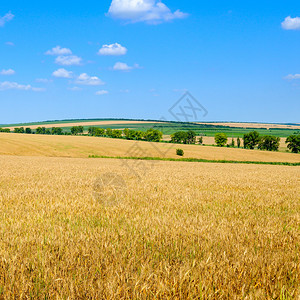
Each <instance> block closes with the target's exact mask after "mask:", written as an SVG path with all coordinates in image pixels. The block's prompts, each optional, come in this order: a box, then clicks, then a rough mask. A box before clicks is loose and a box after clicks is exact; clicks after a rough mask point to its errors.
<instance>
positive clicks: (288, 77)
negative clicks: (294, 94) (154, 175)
mask: <svg viewBox="0 0 300 300" xmlns="http://www.w3.org/2000/svg"><path fill="white" fill-rule="evenodd" d="M285 79H287V80H295V79H300V74H289V75H288V76H286V77H285Z"/></svg>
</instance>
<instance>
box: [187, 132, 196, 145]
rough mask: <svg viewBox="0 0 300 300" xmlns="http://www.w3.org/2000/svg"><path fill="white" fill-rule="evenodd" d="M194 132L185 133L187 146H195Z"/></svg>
mask: <svg viewBox="0 0 300 300" xmlns="http://www.w3.org/2000/svg"><path fill="white" fill-rule="evenodd" d="M196 136H197V134H196V132H195V131H193V130H189V131H188V132H187V144H196Z"/></svg>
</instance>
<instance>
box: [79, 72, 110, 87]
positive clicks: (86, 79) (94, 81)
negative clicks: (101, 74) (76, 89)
mask: <svg viewBox="0 0 300 300" xmlns="http://www.w3.org/2000/svg"><path fill="white" fill-rule="evenodd" d="M76 83H77V84H82V85H104V84H105V83H104V82H103V81H102V80H101V79H100V78H98V77H97V76H89V75H88V74H86V73H82V74H80V75H79V77H78V78H77V80H76Z"/></svg>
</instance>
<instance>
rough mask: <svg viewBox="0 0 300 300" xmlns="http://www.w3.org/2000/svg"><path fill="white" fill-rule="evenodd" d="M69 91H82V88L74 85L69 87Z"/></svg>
mask: <svg viewBox="0 0 300 300" xmlns="http://www.w3.org/2000/svg"><path fill="white" fill-rule="evenodd" d="M68 90H69V91H73V92H76V91H81V90H82V88H80V87H78V86H73V87H71V88H68Z"/></svg>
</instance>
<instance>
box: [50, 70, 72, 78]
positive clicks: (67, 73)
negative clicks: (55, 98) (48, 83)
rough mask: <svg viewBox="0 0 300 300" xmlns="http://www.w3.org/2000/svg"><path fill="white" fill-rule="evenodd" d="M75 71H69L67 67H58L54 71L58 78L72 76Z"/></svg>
mask: <svg viewBox="0 0 300 300" xmlns="http://www.w3.org/2000/svg"><path fill="white" fill-rule="evenodd" d="M72 74H73V72H71V71H67V70H66V69H63V68H62V69H58V70H56V71H54V72H53V73H52V75H53V76H54V77H58V78H72Z"/></svg>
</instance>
